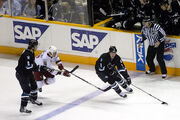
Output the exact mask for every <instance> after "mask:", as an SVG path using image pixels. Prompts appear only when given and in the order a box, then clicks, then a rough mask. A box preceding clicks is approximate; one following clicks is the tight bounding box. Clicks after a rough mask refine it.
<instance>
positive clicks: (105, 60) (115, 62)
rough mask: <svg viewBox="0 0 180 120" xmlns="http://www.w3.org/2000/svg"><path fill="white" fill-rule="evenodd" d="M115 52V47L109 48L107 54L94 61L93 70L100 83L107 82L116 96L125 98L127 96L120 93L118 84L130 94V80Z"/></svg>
mask: <svg viewBox="0 0 180 120" xmlns="http://www.w3.org/2000/svg"><path fill="white" fill-rule="evenodd" d="M116 52H117V49H116V47H115V46H111V47H110V48H109V52H107V53H104V54H102V55H101V56H100V58H99V59H98V60H97V61H96V65H95V70H96V74H97V75H98V77H99V78H100V79H101V80H102V81H104V82H108V83H109V84H110V85H111V88H113V89H114V90H115V92H116V93H117V94H118V95H120V96H121V97H123V98H125V97H127V95H126V94H125V93H124V92H122V91H121V89H120V88H119V86H118V84H119V85H120V86H122V87H123V88H124V89H125V90H127V91H128V92H132V91H133V90H132V89H131V88H130V87H129V86H128V85H130V84H131V78H130V76H129V74H128V72H127V70H126V68H125V66H124V64H123V61H122V60H121V58H120V56H119V55H117V54H116ZM115 67H117V69H116V68H115ZM119 73H120V74H121V75H122V76H123V77H124V79H125V80H124V79H123V78H122V77H121V76H120V74H119Z"/></svg>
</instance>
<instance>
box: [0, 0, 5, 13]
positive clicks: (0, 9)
mask: <svg viewBox="0 0 180 120" xmlns="http://www.w3.org/2000/svg"><path fill="white" fill-rule="evenodd" d="M5 1H6V0H0V14H5V8H4V6H3V5H4V2H5Z"/></svg>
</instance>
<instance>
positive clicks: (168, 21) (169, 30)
mask: <svg viewBox="0 0 180 120" xmlns="http://www.w3.org/2000/svg"><path fill="white" fill-rule="evenodd" d="M160 8H161V11H160V14H159V19H158V23H159V24H160V25H161V27H162V28H163V29H164V31H165V32H166V34H173V20H172V18H171V13H170V12H169V11H168V10H169V9H170V5H169V3H168V1H164V2H161V3H160Z"/></svg>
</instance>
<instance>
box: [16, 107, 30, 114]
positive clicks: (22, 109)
mask: <svg viewBox="0 0 180 120" xmlns="http://www.w3.org/2000/svg"><path fill="white" fill-rule="evenodd" d="M19 111H20V112H21V113H31V112H32V111H31V110H28V109H26V107H24V106H21V107H20V110H19Z"/></svg>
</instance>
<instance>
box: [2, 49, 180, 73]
mask: <svg viewBox="0 0 180 120" xmlns="http://www.w3.org/2000/svg"><path fill="white" fill-rule="evenodd" d="M24 49H25V48H16V47H9V46H0V53H3V54H11V55H18V56H20V55H21V53H22V52H23V50H24ZM41 52H42V51H36V52H35V55H39V54H41ZM59 56H60V58H61V60H62V61H64V62H72V63H79V64H88V65H95V63H96V60H97V58H95V57H85V56H77V55H69V54H61V53H60V54H59ZM124 64H125V66H126V68H127V69H128V70H134V71H137V70H136V63H131V62H125V61H124ZM146 68H147V66H146ZM156 68H157V69H156V71H157V73H158V74H160V68H159V66H156ZM167 71H168V75H174V76H180V68H172V67H167Z"/></svg>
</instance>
